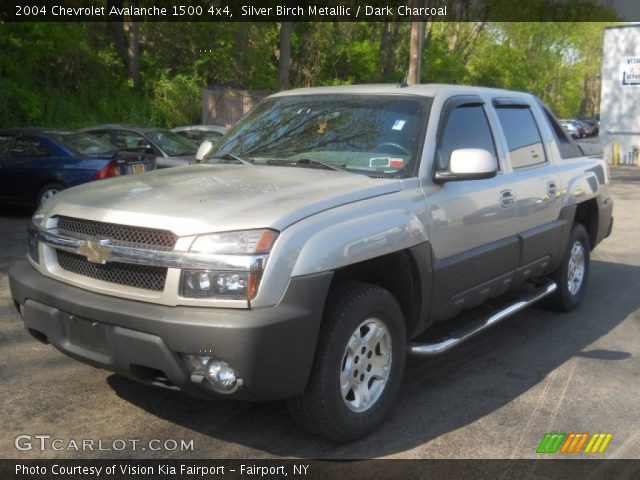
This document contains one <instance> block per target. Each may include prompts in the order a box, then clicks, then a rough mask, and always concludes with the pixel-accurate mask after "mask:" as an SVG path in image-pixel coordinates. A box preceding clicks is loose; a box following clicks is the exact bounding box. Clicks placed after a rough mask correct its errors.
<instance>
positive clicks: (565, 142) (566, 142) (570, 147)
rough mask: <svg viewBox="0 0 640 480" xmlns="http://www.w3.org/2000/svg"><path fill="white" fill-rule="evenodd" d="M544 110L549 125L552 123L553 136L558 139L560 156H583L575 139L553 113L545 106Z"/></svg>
mask: <svg viewBox="0 0 640 480" xmlns="http://www.w3.org/2000/svg"><path fill="white" fill-rule="evenodd" d="M542 110H544V114H545V116H546V117H547V121H548V122H549V125H551V131H552V132H553V136H554V138H555V139H556V143H557V144H558V149H559V150H560V156H561V157H562V158H575V157H579V156H581V152H580V149H579V148H578V145H576V143H575V142H574V141H573V139H572V138H571V137H569V135H567V133H566V132H565V130H564V129H563V128H562V127H561V126H560V124H559V123H558V121H557V120H556V119H555V117H554V116H553V114H552V113H551V112H550V111H549V110H547V108H545V107H543V108H542Z"/></svg>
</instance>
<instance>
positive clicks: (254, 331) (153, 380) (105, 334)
mask: <svg viewBox="0 0 640 480" xmlns="http://www.w3.org/2000/svg"><path fill="white" fill-rule="evenodd" d="M9 277H10V287H11V294H12V296H13V299H14V300H15V301H16V302H17V303H19V304H20V305H21V306H22V316H23V321H24V323H25V326H26V327H27V329H28V330H29V331H30V332H31V333H32V334H33V335H34V336H35V337H36V338H38V339H40V340H46V341H47V342H49V343H51V344H52V345H53V346H54V347H56V348H57V349H58V350H60V351H62V352H63V353H65V354H67V355H69V356H71V357H73V358H76V359H78V360H80V361H83V362H85V363H88V364H90V365H93V366H96V367H99V368H104V369H106V370H110V371H113V372H116V373H119V374H122V375H125V376H127V377H129V378H132V379H134V380H137V381H140V382H142V383H147V384H154V385H159V386H165V387H169V388H173V389H179V390H181V391H183V392H185V393H188V394H190V395H193V396H197V397H210V396H219V395H220V394H216V393H215V392H213V391H212V390H210V389H208V388H206V386H202V385H198V384H195V383H193V382H191V380H190V375H189V372H188V371H187V368H186V365H185V364H184V362H183V361H182V359H181V357H180V353H191V354H198V353H202V351H209V350H211V351H212V353H211V354H212V355H214V356H215V357H217V358H220V359H222V360H224V361H226V362H227V363H229V365H231V366H232V367H233V368H234V369H235V370H236V371H237V372H238V374H239V377H240V378H242V383H243V387H242V388H240V389H238V390H237V391H236V392H235V393H233V394H232V395H225V396H227V397H228V396H232V397H235V398H242V399H246V400H260V401H267V400H275V399H281V398H287V397H291V396H295V395H298V394H300V393H302V392H303V391H304V389H305V386H306V383H307V379H308V376H309V372H310V370H311V366H312V363H313V356H314V353H315V349H316V342H317V336H318V330H319V327H320V322H321V318H322V312H323V305H324V301H325V297H326V293H327V291H328V288H329V284H330V282H331V277H332V275H331V273H326V274H319V275H313V276H307V277H297V278H293V279H292V280H291V281H290V284H289V286H288V288H287V291H286V293H285V296H284V297H283V298H282V300H281V301H280V303H279V304H278V305H277V306H274V307H271V308H262V309H254V310H239V309H219V308H203V307H180V306H178V307H168V306H163V305H155V304H149V303H143V302H138V301H134V300H127V299H122V298H117V297H111V296H107V295H101V294H97V293H93V292H90V291H86V290H83V289H80V288H77V287H74V286H71V285H67V284H65V283H62V282H59V281H57V280H54V279H50V278H47V277H45V276H43V275H41V274H40V273H39V272H37V271H36V270H35V269H34V268H33V267H32V266H31V265H29V264H28V263H27V262H26V261H22V262H20V263H18V264H16V265H15V266H14V267H13V268H12V269H11V270H10V272H9ZM78 323H79V324H80V325H78ZM153 372H161V373H162V375H159V374H158V375H155V376H154V375H153ZM158 377H164V378H166V381H159V380H158Z"/></svg>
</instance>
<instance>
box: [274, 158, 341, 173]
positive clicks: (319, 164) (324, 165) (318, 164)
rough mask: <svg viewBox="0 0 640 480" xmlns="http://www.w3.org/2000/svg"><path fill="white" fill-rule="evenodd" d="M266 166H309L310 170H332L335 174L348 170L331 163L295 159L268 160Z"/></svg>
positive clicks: (309, 159)
mask: <svg viewBox="0 0 640 480" xmlns="http://www.w3.org/2000/svg"><path fill="white" fill-rule="evenodd" d="M267 163H268V164H270V165H278V164H285V165H291V166H294V167H295V166H298V165H301V166H304V167H306V166H309V167H311V168H318V167H320V168H325V169H327V170H334V171H336V172H347V171H348V170H347V169H346V168H344V167H341V166H338V165H333V164H331V163H326V162H322V161H320V160H312V159H311V158H296V159H291V160H268V161H267Z"/></svg>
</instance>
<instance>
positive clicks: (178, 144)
mask: <svg viewBox="0 0 640 480" xmlns="http://www.w3.org/2000/svg"><path fill="white" fill-rule="evenodd" d="M147 137H148V138H149V140H151V141H152V142H153V143H155V144H156V145H157V146H158V147H160V150H162V151H163V152H164V153H166V154H167V155H169V156H170V157H181V156H184V155H195V154H196V151H197V150H198V146H197V145H194V144H193V143H191V142H190V141H189V140H187V139H186V138H184V137H181V136H180V135H178V134H177V133H173V132H170V131H169V130H153V131H151V132H148V133H147Z"/></svg>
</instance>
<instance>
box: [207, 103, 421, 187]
mask: <svg viewBox="0 0 640 480" xmlns="http://www.w3.org/2000/svg"><path fill="white" fill-rule="evenodd" d="M431 100H432V99H431V98H426V97H414V96H405V95H402V96H401V95H386V96H381V95H344V94H343V95H308V96H290V97H280V98H271V99H267V100H265V101H264V102H262V103H260V104H259V105H258V107H256V108H255V109H254V110H253V111H252V112H251V113H250V114H249V115H247V116H246V117H245V118H244V119H242V120H241V121H240V122H239V123H238V124H237V125H236V126H235V127H233V128H232V129H231V130H230V131H229V132H228V133H227V134H226V135H225V137H224V138H223V139H222V140H221V141H220V143H218V145H217V146H216V147H215V149H214V150H213V151H212V152H211V154H209V155H208V156H207V161H208V162H210V163H215V162H216V161H218V159H219V158H220V157H221V156H224V155H225V154H229V153H232V154H235V155H237V156H240V157H242V158H244V159H248V160H252V161H254V162H255V163H257V164H260V163H265V164H273V165H283V164H284V165H291V166H315V167H317V165H318V164H320V163H325V164H330V165H335V166H338V167H343V168H345V169H347V170H353V171H359V172H361V173H366V174H369V175H372V176H378V175H385V176H386V175H392V176H410V175H413V174H414V173H413V172H414V171H415V169H414V168H413V167H414V166H415V165H416V159H417V156H418V154H419V152H420V144H421V141H420V140H421V139H422V136H423V134H424V131H425V127H426V122H427V116H428V113H429V107H430V105H431Z"/></svg>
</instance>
